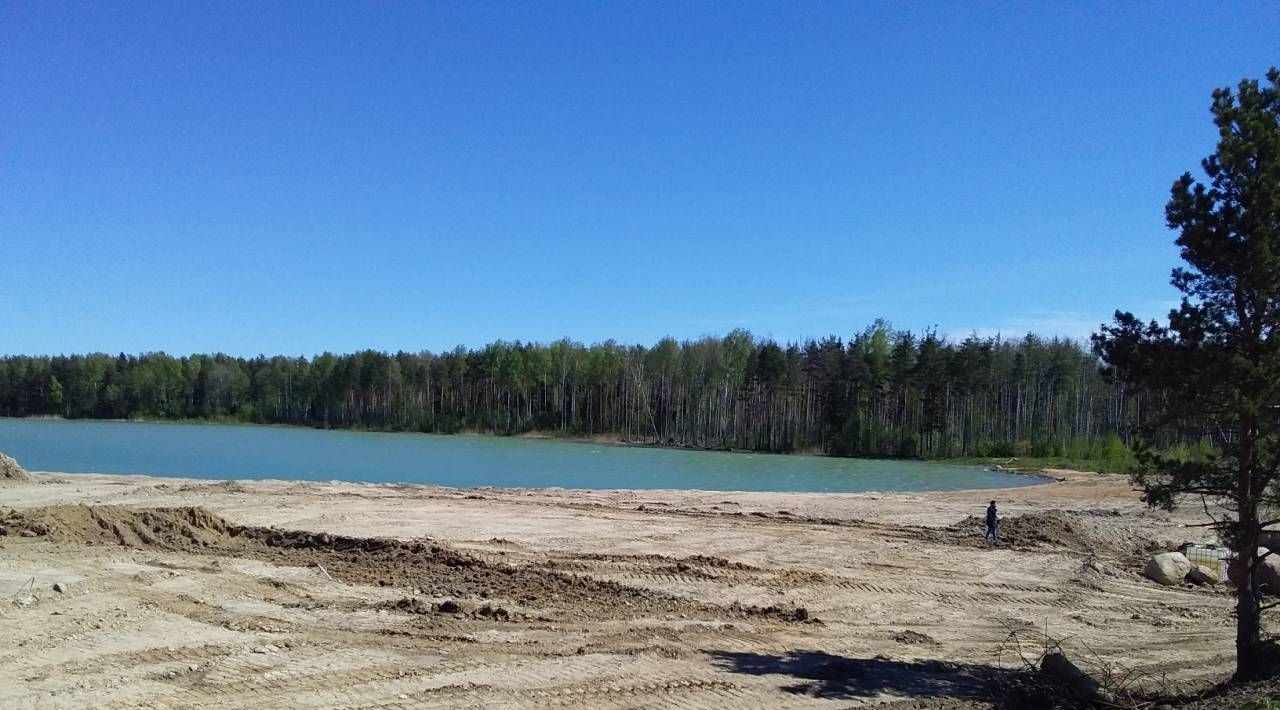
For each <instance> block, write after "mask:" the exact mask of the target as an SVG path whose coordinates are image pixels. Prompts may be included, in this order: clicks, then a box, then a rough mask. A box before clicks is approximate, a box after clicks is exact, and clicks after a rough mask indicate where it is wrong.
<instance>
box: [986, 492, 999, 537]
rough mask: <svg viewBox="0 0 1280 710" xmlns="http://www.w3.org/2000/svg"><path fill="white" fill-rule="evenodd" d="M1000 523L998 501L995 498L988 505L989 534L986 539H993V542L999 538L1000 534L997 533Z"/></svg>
mask: <svg viewBox="0 0 1280 710" xmlns="http://www.w3.org/2000/svg"><path fill="white" fill-rule="evenodd" d="M999 525H1000V518H998V517H996V502H995V501H994V500H993V501H991V505H988V506H987V534H986V536H985V537H986V539H988V540H991V541H993V542H994V541H998V540H999V536H998V535H997V532H996V529H997V527H998V526H999Z"/></svg>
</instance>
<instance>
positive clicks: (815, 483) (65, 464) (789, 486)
mask: <svg viewBox="0 0 1280 710" xmlns="http://www.w3.org/2000/svg"><path fill="white" fill-rule="evenodd" d="M0 451H3V452H5V453H7V454H9V455H10V456H13V457H14V458H16V459H17V460H18V462H19V463H20V464H22V466H23V467H25V468H27V469H29V470H32V471H64V472H73V473H145V474H151V475H166V476H185V477H191V478H209V479H217V480H222V479H229V478H281V479H306V480H319V481H328V480H342V481H365V482H376V483H428V484H438V485H445V486H463V487H470V486H502V487H530V488H546V487H552V486H560V487H564V488H685V489H700V490H716V491H830V492H862V491H931V490H933V491H940V490H959V489H965V488H997V487H1006V486H1024V485H1031V484H1034V483H1039V482H1041V481H1042V480H1043V479H1038V478H1035V477H1032V476H1018V475H1012V474H1005V473H997V472H993V471H984V470H982V469H981V468H977V467H970V466H948V465H942V464H931V463H918V462H909V461H884V460H870V459H834V458H822V457H816V456H779V455H770V454H729V453H719V452H706V451H681V450H674V449H649V448H632V447H621V446H597V445H592V444H576V443H562V442H554V441H529V440H522V439H511V438H500V437H481V436H438V435H430V434H374V433H366V432H345V431H317V430H313V429H293V428H284V427H255V426H227V425H204V424H153V423H133V422H94V421H61V420H50V419H0Z"/></svg>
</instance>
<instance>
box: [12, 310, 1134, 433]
mask: <svg viewBox="0 0 1280 710" xmlns="http://www.w3.org/2000/svg"><path fill="white" fill-rule="evenodd" d="M1140 405H1141V401H1140V400H1138V399H1136V398H1135V397H1133V396H1129V395H1126V394H1125V392H1124V391H1123V390H1122V389H1121V388H1120V387H1119V386H1118V385H1112V384H1108V383H1107V382H1105V381H1104V380H1103V379H1102V377H1101V376H1100V374H1099V370H1098V360H1097V358H1096V357H1095V356H1094V355H1093V354H1091V353H1090V351H1089V350H1087V349H1086V348H1084V347H1083V346H1082V345H1080V344H1078V343H1076V342H1074V341H1071V340H1065V339H1052V340H1046V339H1041V338H1038V337H1035V336H1032V335H1028V336H1026V337H1025V338H1022V339H1018V340H1005V339H1001V338H998V337H985V338H983V337H977V336H972V337H969V338H966V339H964V340H962V341H959V342H951V341H948V340H947V339H945V338H942V337H940V336H939V335H938V334H937V333H935V332H933V331H926V332H924V333H923V334H919V335H917V334H913V333H911V332H907V331H899V330H894V329H893V328H891V327H890V326H889V325H888V324H887V323H885V322H884V321H877V322H876V323H875V324H874V325H872V326H870V327H868V328H866V329H865V330H864V331H862V332H861V333H859V334H857V335H856V336H854V337H853V338H851V339H849V340H847V341H846V340H842V339H841V338H838V337H828V338H825V339H821V340H809V341H806V342H804V343H788V344H779V343H777V342H774V341H773V340H769V339H758V338H755V337H753V336H752V335H751V334H750V333H748V332H746V331H743V330H735V331H733V332H731V333H729V334H728V335H726V336H724V337H704V338H701V339H698V340H687V341H684V342H677V341H675V340H673V339H671V338H665V339H663V340H661V341H659V342H658V343H657V344H655V345H654V346H652V347H648V348H646V347H643V346H640V345H621V344H619V343H616V342H614V341H607V342H604V343H598V344H595V345H590V346H587V345H583V344H581V343H576V342H571V341H569V340H560V341H557V342H554V343H551V344H549V345H546V344H534V343H520V342H503V341H499V342H495V343H492V344H490V345H487V346H485V347H483V348H480V349H472V350H468V349H464V348H462V347H459V348H457V349H455V350H452V351H449V352H443V353H438V354H437V353H431V352H421V353H407V352H400V353H396V354H394V355H391V354H387V353H383V352H376V351H372V350H367V351H364V352H359V353H354V354H350V355H334V354H330V353H325V354H323V355H319V356H316V357H313V358H310V359H307V358H303V357H283V356H276V357H263V356H259V357H255V358H240V357H232V356H229V355H223V354H214V355H191V356H188V357H173V356H170V355H166V354H165V353H146V354H142V355H125V354H120V355H115V356H112V355H106V354H90V355H69V356H55V357H27V356H10V357H4V358H0V416H9V417H25V416H39V415H46V416H47V415H56V416H61V417H68V418H100V419H101V418H111V419H124V418H148V419H173V420H177V419H218V420H234V421H243V422H254V423H270V424H294V425H305V426H314V427H326V428H328V427H332V428H367V429H377V430H388V431H421V432H438V433H456V432H460V431H479V432H487V433H497V434H519V433H525V432H545V433H551V434H557V435H562V436H567V437H591V436H607V437H616V438H618V439H621V440H624V441H632V442H648V443H656V444H662V445H669V446H689V447H700V448H712V449H751V450H757V451H771V452H825V453H829V454H834V455H840V456H902V457H957V456H1068V457H1073V458H1099V457H1100V455H1099V447H1104V448H1106V447H1110V448H1111V449H1113V450H1114V449H1115V448H1116V447H1117V446H1119V447H1120V449H1121V450H1123V449H1124V447H1123V445H1122V444H1120V437H1121V436H1124V434H1125V433H1126V432H1128V431H1131V430H1132V429H1133V428H1134V427H1135V426H1136V425H1137V424H1138V423H1139V420H1140V417H1141V414H1142V408H1141V406H1140ZM1126 438H1127V437H1126ZM1102 455H1105V452H1103V454H1102Z"/></svg>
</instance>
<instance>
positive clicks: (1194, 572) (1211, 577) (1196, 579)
mask: <svg viewBox="0 0 1280 710" xmlns="http://www.w3.org/2000/svg"><path fill="white" fill-rule="evenodd" d="M1187 581H1188V582H1191V583H1192V584H1199V585H1210V586H1212V585H1214V584H1217V583H1218V582H1221V581H1222V580H1221V579H1219V578H1218V571H1217V570H1215V569H1213V568H1212V567H1205V566H1204V565H1192V566H1191V571H1190V572H1188V573H1187Z"/></svg>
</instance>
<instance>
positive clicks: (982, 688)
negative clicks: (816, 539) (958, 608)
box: [707, 651, 1014, 700]
mask: <svg viewBox="0 0 1280 710" xmlns="http://www.w3.org/2000/svg"><path fill="white" fill-rule="evenodd" d="M707 655H708V656H710V657H711V659H712V662H713V663H715V664H716V665H717V666H719V667H720V668H722V669H724V670H727V671H732V672H734V673H744V674H747V675H758V676H765V675H784V676H791V677H792V678H796V679H799V680H800V682H798V683H793V684H790V685H786V686H783V688H782V689H783V690H784V691H786V692H789V693H797V694H801V695H809V696H812V697H815V698H831V699H849V698H868V697H874V696H877V695H880V694H881V693H889V694H892V695H900V696H907V697H914V698H953V699H959V700H985V699H989V698H991V697H992V695H993V693H994V691H995V687H996V686H997V685H999V683H1000V681H1003V680H1007V679H1009V678H1010V677H1011V676H1012V675H1013V674H1014V671H1009V670H1004V669H1001V668H996V667H994V666H982V665H973V664H967V663H950V662H945V661H893V660H888V659H884V658H846V657H844V656H836V655H832V654H830V653H826V652H823V651H789V652H787V653H785V654H782V655H770V654H761V653H734V652H730V651H708V652H707Z"/></svg>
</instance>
